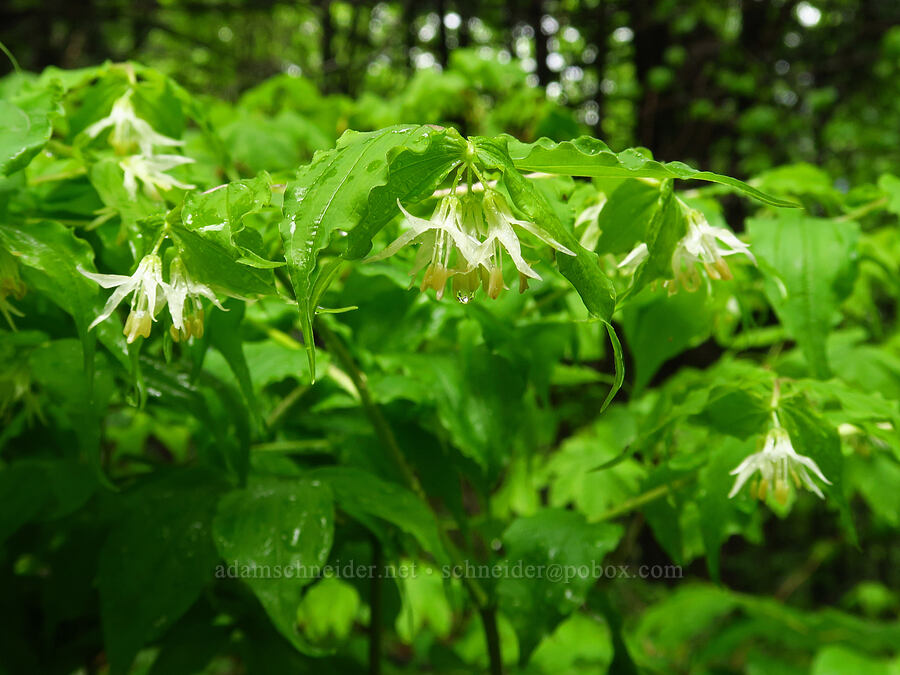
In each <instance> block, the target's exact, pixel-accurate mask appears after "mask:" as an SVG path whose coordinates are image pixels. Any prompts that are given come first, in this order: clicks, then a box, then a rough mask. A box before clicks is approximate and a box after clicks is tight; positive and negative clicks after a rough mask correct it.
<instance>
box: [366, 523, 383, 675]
mask: <svg viewBox="0 0 900 675" xmlns="http://www.w3.org/2000/svg"><path fill="white" fill-rule="evenodd" d="M372 567H373V568H374V569H375V574H373V575H372V583H371V585H370V586H369V610H370V611H369V675H380V673H381V633H382V630H383V627H384V618H383V616H382V614H383V609H382V602H381V597H382V593H381V591H382V588H381V570H382V569H384V550H383V549H382V548H381V542H380V541H378V537H375V536H373V537H372Z"/></svg>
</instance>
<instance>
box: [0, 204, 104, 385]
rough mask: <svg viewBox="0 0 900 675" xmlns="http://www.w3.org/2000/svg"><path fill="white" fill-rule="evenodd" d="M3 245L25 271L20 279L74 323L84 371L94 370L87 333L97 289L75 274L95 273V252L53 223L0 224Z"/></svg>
mask: <svg viewBox="0 0 900 675" xmlns="http://www.w3.org/2000/svg"><path fill="white" fill-rule="evenodd" d="M0 244H2V245H3V246H4V247H5V248H6V249H7V250H8V251H9V252H10V253H12V255H13V256H15V258H16V260H18V262H19V264H20V265H21V266H22V267H23V268H24V269H23V272H22V277H23V278H24V280H25V282H26V283H27V284H28V285H29V286H30V287H32V288H34V289H37V290H38V291H40V292H41V293H43V294H44V295H46V296H47V297H48V298H50V300H52V301H53V302H54V303H55V304H56V305H58V306H59V307H61V308H62V309H63V310H64V311H66V312H68V313H69V314H70V315H71V316H72V318H73V319H74V320H75V327H76V329H77V331H78V336H79V337H80V338H81V343H82V349H83V354H84V365H85V371H86V373H87V374H88V376H89V377H90V374H91V373H92V371H93V365H92V363H93V353H94V339H93V336H90V335H89V334H88V326H89V325H90V323H91V321H92V319H93V316H94V310H95V303H96V300H97V291H98V286H97V284H96V283H94V282H93V281H91V280H90V279H88V278H87V277H85V276H84V275H83V274H81V273H80V272H79V271H78V268H79V267H83V268H84V269H86V270H88V271H95V268H94V260H93V258H94V252H93V250H92V249H91V247H90V245H88V243H87V242H85V241H83V240H81V239H79V238H78V237H76V236H75V233H74V232H73V231H72V230H71V229H70V228H68V227H65V226H64V225H60V224H59V223H53V222H47V221H45V222H39V223H33V224H30V225H13V224H0Z"/></svg>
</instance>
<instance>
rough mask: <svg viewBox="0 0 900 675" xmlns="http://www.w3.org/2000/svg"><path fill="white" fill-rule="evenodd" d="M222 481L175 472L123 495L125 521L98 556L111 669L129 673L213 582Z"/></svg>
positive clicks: (191, 472) (204, 473) (195, 472)
mask: <svg viewBox="0 0 900 675" xmlns="http://www.w3.org/2000/svg"><path fill="white" fill-rule="evenodd" d="M223 487H224V486H223V483H222V481H221V479H220V478H219V477H218V476H217V474H213V473H210V472H209V471H207V470H200V469H179V470H176V471H175V472H174V473H171V474H169V475H168V476H164V477H161V478H157V479H156V480H154V481H153V482H152V483H150V484H148V485H145V486H144V487H142V488H140V489H138V490H137V491H135V492H134V493H133V494H131V495H128V496H127V497H126V502H125V507H126V514H125V517H124V518H123V519H122V520H121V522H119V524H118V525H117V526H116V527H115V529H113V531H112V532H111V533H110V535H109V538H108V539H107V540H106V543H105V544H104V546H103V550H102V551H101V553H100V563H99V580H100V608H101V617H102V619H103V639H104V642H105V643H106V655H107V658H108V659H109V663H110V672H111V673H113V674H114V675H115V674H117V673H126V672H128V670H129V667H130V665H131V662H132V660H133V659H134V656H135V655H136V654H137V652H138V650H139V649H140V648H141V647H142V646H143V645H144V644H146V643H147V642H150V641H151V640H154V639H155V638H157V637H159V636H161V635H162V634H163V633H164V632H165V631H166V629H168V627H169V626H171V625H172V624H173V623H175V621H177V620H178V618H179V617H180V616H181V615H182V614H184V613H185V612H186V611H187V610H188V609H189V608H190V607H191V605H193V604H194V601H195V600H196V599H197V598H198V597H199V595H200V592H201V591H202V590H203V588H204V586H206V585H207V584H208V583H209V582H210V581H211V580H212V572H213V571H214V569H215V564H216V560H217V556H216V550H215V547H214V546H213V542H212V537H211V535H210V526H211V523H212V518H213V513H214V511H215V506H216V502H217V500H218V497H219V494H220V493H221V491H222V489H223Z"/></svg>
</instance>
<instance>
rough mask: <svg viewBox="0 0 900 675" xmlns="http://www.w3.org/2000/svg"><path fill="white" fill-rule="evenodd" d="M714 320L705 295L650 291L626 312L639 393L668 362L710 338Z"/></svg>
mask: <svg viewBox="0 0 900 675" xmlns="http://www.w3.org/2000/svg"><path fill="white" fill-rule="evenodd" d="M712 322H713V316H712V313H711V312H710V310H709V308H708V307H707V297H706V292H705V291H698V292H696V293H676V294H675V295H671V296H670V295H669V294H668V293H666V291H664V290H659V291H657V292H654V293H650V292H649V291H648V292H647V293H645V294H644V295H642V296H640V297H639V298H636V299H635V301H634V302H631V303H628V304H627V305H626V306H625V307H624V308H623V310H622V325H623V327H624V329H625V336H626V338H627V343H628V347H629V349H630V350H631V354H632V359H633V364H634V370H635V378H634V389H635V392H640V391H642V390H643V389H644V387H646V386H647V384H649V382H650V380H651V379H652V378H653V376H654V375H655V374H656V372H657V371H658V370H659V368H660V366H662V365H663V364H664V363H665V362H666V361H668V360H669V359H671V358H672V357H674V356H677V355H678V354H680V353H682V352H683V351H684V350H685V349H688V348H689V347H693V346H696V345H699V344H700V343H702V342H703V341H704V340H706V339H707V338H708V337H709V334H710V330H711V329H712Z"/></svg>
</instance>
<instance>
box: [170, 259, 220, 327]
mask: <svg viewBox="0 0 900 675" xmlns="http://www.w3.org/2000/svg"><path fill="white" fill-rule="evenodd" d="M163 293H164V294H165V296H166V301H167V303H168V305H169V314H171V316H172V326H171V327H170V329H169V332H170V334H171V335H172V339H173V340H175V342H178V341H179V340H187V339H188V338H190V337H192V336H193V337H197V338H201V337H203V318H204V312H203V303H202V302H201V300H200V298H201V297H203V298H207V299H208V300H210V301H211V302H212V303H213V304H214V305H215V306H216V307H218V308H219V309H221V310H223V311H227V310H225V308H224V307H222V305H221V303H219V299H218V298H217V297H216V294H215V293H213V291H212V289H211V288H210V287H209V286H207V285H206V284H202V283H200V282H199V281H196V280H195V279H193V278H191V276H190V274H188V271H187V268H186V267H185V266H184V263H183V262H182V260H181V258H179V257H175V258H173V259H172V262H171V264H170V265H169V283H168V284H166V285H164V286H163Z"/></svg>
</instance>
